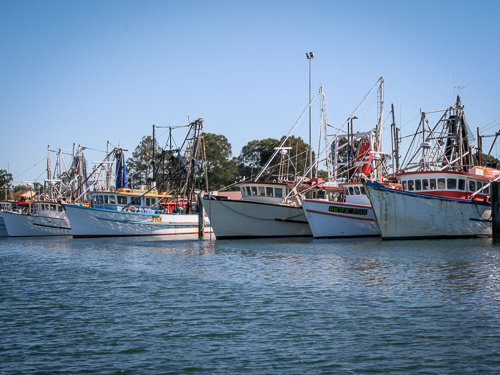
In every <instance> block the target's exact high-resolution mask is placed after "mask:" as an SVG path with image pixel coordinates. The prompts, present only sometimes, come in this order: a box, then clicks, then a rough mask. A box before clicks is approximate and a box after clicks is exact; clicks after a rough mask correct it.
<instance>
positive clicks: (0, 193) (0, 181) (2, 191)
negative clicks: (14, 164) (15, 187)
mask: <svg viewBox="0 0 500 375" xmlns="http://www.w3.org/2000/svg"><path fill="white" fill-rule="evenodd" d="M11 183H12V174H10V173H8V172H7V171H6V170H5V169H0V199H4V200H5V199H7V198H8V193H6V192H7V190H9V189H11V188H12V186H11Z"/></svg>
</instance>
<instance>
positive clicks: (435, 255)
mask: <svg viewBox="0 0 500 375" xmlns="http://www.w3.org/2000/svg"><path fill="white" fill-rule="evenodd" d="M499 250H500V248H498V247H496V246H493V245H492V244H491V240H461V241H454V240H451V241H450V240H448V241H406V242H397V241H395V242H382V241H377V240H375V241H359V240H358V241H356V240H351V241H324V240H321V241H319V240H314V241H312V240H267V241H264V240H255V241H196V240H189V239H186V240H184V241H175V240H174V241H172V240H168V241H167V240H164V239H162V238H155V239H145V240H144V239H140V240H139V239H134V240H132V241H130V239H104V240H71V239H10V238H9V239H2V240H0V322H1V326H2V340H1V342H0V356H1V361H0V373H6V374H7V373H8V374H15V373H20V374H25V373H34V374H68V373H72V374H79V373H81V374H88V373H92V374H115V373H116V374H123V373H130V374H133V373H141V374H143V373H154V374H157V373H165V374H187V373H206V374H214V373H217V374H225V373H227V374H234V373H245V374H295V373H308V374H309V373H312V374H315V373H316V374H329V373H342V374H354V373H356V374H359V373H374V374H377V373H379V374H386V373H418V374H431V373H473V374H477V373H495V372H499V370H500V362H499V355H498V350H497V348H498V347H500V328H499V327H500V326H499V324H498V323H499V315H500V314H499V312H500V303H499V297H500V294H499V292H500V284H499V282H498V281H499V272H498V270H499V268H500V261H499V260H500V257H499V255H500V254H499Z"/></svg>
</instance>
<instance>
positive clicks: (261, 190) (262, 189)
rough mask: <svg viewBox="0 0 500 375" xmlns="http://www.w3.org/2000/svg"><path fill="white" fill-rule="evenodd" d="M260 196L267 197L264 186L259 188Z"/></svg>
mask: <svg viewBox="0 0 500 375" xmlns="http://www.w3.org/2000/svg"><path fill="white" fill-rule="evenodd" d="M259 195H266V189H265V188H264V186H259Z"/></svg>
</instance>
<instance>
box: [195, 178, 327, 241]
mask: <svg viewBox="0 0 500 375" xmlns="http://www.w3.org/2000/svg"><path fill="white" fill-rule="evenodd" d="M238 187H239V189H240V191H241V195H242V197H241V199H239V200H233V199H228V198H227V197H219V196H217V195H213V194H212V195H210V196H208V195H206V196H205V199H204V200H203V207H204V208H205V210H206V211H207V214H208V217H209V219H210V224H211V226H212V228H213V231H214V233H215V236H216V237H217V239H243V238H265V237H310V236H311V235H312V232H311V229H310V227H309V223H308V221H307V218H306V216H305V214H304V210H303V209H302V207H301V203H300V200H299V198H298V196H293V197H291V198H286V199H285V197H286V196H287V195H288V194H290V192H291V191H292V190H293V189H294V188H295V189H297V190H298V191H302V190H306V189H307V190H308V192H307V193H306V194H307V196H309V197H311V198H313V197H318V195H319V196H324V194H325V192H324V187H323V184H322V180H321V179H312V180H311V181H309V184H303V185H299V186H295V184H293V183H285V182H276V183H273V182H248V183H245V182H242V183H239V184H238ZM311 188H312V189H311Z"/></svg>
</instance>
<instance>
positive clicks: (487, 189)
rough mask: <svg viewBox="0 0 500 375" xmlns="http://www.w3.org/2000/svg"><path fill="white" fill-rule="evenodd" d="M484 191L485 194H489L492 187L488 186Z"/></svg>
mask: <svg viewBox="0 0 500 375" xmlns="http://www.w3.org/2000/svg"><path fill="white" fill-rule="evenodd" d="M483 192H484V194H489V193H490V187H489V186H488V187H487V188H484V190H483Z"/></svg>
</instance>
